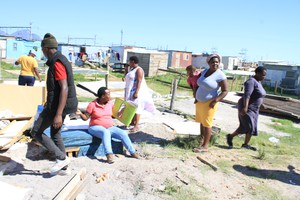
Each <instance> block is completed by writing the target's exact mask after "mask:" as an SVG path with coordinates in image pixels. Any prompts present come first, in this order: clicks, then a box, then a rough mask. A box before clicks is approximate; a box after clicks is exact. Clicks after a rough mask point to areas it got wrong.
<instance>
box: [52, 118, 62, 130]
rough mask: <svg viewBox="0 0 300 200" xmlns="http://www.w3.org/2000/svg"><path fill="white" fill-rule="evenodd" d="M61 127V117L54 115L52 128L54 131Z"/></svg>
mask: <svg viewBox="0 0 300 200" xmlns="http://www.w3.org/2000/svg"><path fill="white" fill-rule="evenodd" d="M61 126H62V116H61V115H55V117H54V120H53V127H54V128H55V129H59V128H60V127H61Z"/></svg>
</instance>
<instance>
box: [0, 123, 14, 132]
mask: <svg viewBox="0 0 300 200" xmlns="http://www.w3.org/2000/svg"><path fill="white" fill-rule="evenodd" d="M15 123H16V120H14V121H12V122H11V123H9V124H8V125H7V126H6V127H4V129H2V130H0V135H2V134H3V133H5V131H7V130H8V129H9V128H10V127H12V126H13V125H14V124H15Z"/></svg>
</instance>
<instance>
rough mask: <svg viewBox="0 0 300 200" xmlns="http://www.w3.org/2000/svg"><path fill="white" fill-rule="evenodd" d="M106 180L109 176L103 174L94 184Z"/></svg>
mask: <svg viewBox="0 0 300 200" xmlns="http://www.w3.org/2000/svg"><path fill="white" fill-rule="evenodd" d="M108 178H109V174H108V173H103V174H101V175H100V176H99V177H98V178H97V179H96V182H97V183H101V182H104V181H106V180H107V179H108Z"/></svg>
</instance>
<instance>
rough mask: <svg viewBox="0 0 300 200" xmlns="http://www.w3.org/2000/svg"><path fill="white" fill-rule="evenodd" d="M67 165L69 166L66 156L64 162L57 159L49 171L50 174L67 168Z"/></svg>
mask: <svg viewBox="0 0 300 200" xmlns="http://www.w3.org/2000/svg"><path fill="white" fill-rule="evenodd" d="M68 164H70V159H69V158H68V157H67V156H66V159H64V160H59V159H57V160H56V163H55V165H54V166H53V167H52V168H51V169H50V173H55V172H57V171H59V170H61V169H62V168H64V167H65V166H67V165H68Z"/></svg>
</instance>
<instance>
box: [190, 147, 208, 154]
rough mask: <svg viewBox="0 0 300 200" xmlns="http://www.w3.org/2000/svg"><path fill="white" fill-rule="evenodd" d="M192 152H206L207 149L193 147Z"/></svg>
mask: <svg viewBox="0 0 300 200" xmlns="http://www.w3.org/2000/svg"><path fill="white" fill-rule="evenodd" d="M193 152H195V153H206V152H208V149H204V148H193Z"/></svg>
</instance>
